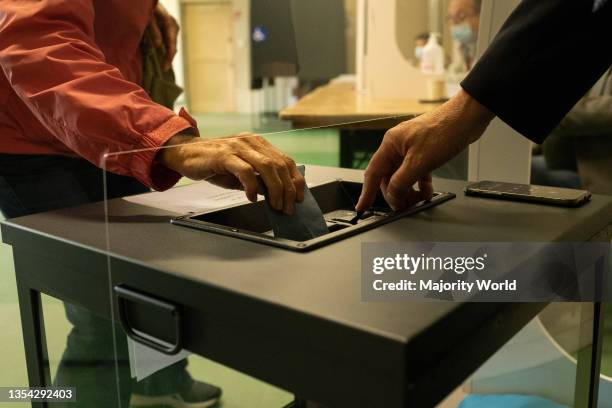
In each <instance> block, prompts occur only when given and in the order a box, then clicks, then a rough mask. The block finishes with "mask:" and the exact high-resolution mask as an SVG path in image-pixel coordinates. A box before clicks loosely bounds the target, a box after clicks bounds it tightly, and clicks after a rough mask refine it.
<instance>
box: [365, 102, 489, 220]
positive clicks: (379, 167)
mask: <svg viewBox="0 0 612 408" xmlns="http://www.w3.org/2000/svg"><path fill="white" fill-rule="evenodd" d="M493 118H494V115H493V113H491V111H489V110H488V109H487V108H485V107H484V106H482V105H481V104H479V103H478V102H477V101H476V100H475V99H473V98H472V97H471V96H470V95H469V94H467V93H466V92H465V91H463V90H462V91H460V92H459V93H458V94H457V95H456V96H454V97H453V98H451V99H450V100H449V101H448V102H446V103H445V104H444V105H442V106H440V107H439V108H437V109H435V110H433V111H431V112H429V113H426V114H423V115H421V116H419V117H417V118H415V119H412V120H409V121H407V122H403V123H401V124H399V125H398V126H396V127H394V128H393V129H390V130H389V131H388V132H387V133H386V134H385V137H384V139H383V142H382V144H381V146H380V148H379V149H378V150H377V151H376V153H374V155H373V156H372V160H371V161H370V164H369V165H368V168H367V169H366V171H365V179H364V186H363V191H362V193H361V197H360V198H359V202H358V204H357V210H358V211H365V210H367V209H368V208H369V207H370V206H371V205H372V203H373V202H374V200H375V198H376V194H377V192H378V189H381V191H382V193H383V196H384V197H385V200H386V201H387V203H388V204H389V205H390V206H391V208H393V209H394V210H403V209H405V208H407V207H409V206H411V205H413V204H415V203H417V202H419V201H421V200H428V199H430V198H431V196H432V194H433V185H432V181H431V172H432V171H433V170H435V169H436V168H438V167H439V166H441V165H443V164H444V163H446V162H447V161H448V160H450V159H452V158H453V157H455V156H456V155H457V154H459V153H460V152H461V151H463V149H465V148H466V147H467V146H468V145H469V144H470V143H473V142H475V141H476V140H478V139H479V138H480V136H482V134H483V133H484V131H485V129H486V128H487V126H488V125H489V123H490V122H491V120H492V119H493ZM416 183H418V187H419V189H418V190H415V188H414V185H415V184H416Z"/></svg>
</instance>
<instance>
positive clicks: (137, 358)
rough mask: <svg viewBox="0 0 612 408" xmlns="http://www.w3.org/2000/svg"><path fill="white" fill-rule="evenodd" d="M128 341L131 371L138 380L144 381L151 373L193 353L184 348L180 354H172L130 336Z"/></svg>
mask: <svg viewBox="0 0 612 408" xmlns="http://www.w3.org/2000/svg"><path fill="white" fill-rule="evenodd" d="M127 342H128V352H129V355H130V373H131V375H132V378H135V379H136V381H142V380H144V379H145V378H147V377H148V376H150V375H151V374H153V373H156V372H157V371H159V370H161V369H163V368H166V367H169V366H171V365H172V364H174V363H177V362H179V361H181V360H183V359H185V358H187V357H189V355H190V354H191V353H190V352H189V351H187V350H182V351H180V352H179V353H178V354H175V355H172V356H170V355H167V354H164V353H161V352H159V351H157V350H154V349H152V348H150V347H148V346H145V345H144V344H140V343H138V342H136V341H134V340H132V339H130V338H129V337H128V338H127Z"/></svg>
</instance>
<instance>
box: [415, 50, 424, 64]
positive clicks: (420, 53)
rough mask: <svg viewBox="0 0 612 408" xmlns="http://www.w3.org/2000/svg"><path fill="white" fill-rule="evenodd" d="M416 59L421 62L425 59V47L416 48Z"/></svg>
mask: <svg viewBox="0 0 612 408" xmlns="http://www.w3.org/2000/svg"><path fill="white" fill-rule="evenodd" d="M414 57H415V58H416V59H417V60H419V61H420V60H421V58H423V47H415V48H414Z"/></svg>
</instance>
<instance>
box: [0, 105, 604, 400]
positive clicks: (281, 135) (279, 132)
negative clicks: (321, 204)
mask: <svg viewBox="0 0 612 408" xmlns="http://www.w3.org/2000/svg"><path fill="white" fill-rule="evenodd" d="M197 119H198V122H199V126H200V129H201V131H202V135H203V136H226V135H229V134H234V133H240V132H243V131H251V132H256V133H259V134H263V135H264V136H265V137H266V138H267V139H268V140H269V141H270V142H272V143H273V144H275V145H276V146H278V147H279V148H280V149H281V150H283V151H285V152H286V153H287V154H289V155H290V156H292V157H293V158H294V159H295V160H296V161H297V162H301V163H307V164H318V165H329V166H336V165H337V164H338V156H339V144H338V143H339V141H338V139H339V138H338V132H337V131H335V130H330V129H322V130H305V131H289V126H288V124H286V123H284V122H280V121H278V120H276V119H274V118H273V117H268V118H266V117H264V118H258V117H252V116H249V115H240V116H236V115H214V116H210V115H209V116H206V117H202V116H200V117H197ZM0 265H1V269H0V270H1V272H0V273H1V275H0V345H1V346H2V348H1V351H0V353H1V354H0V357H1V358H2V365H1V366H0V386H25V385H26V384H27V376H26V371H25V358H24V351H23V345H22V337H21V328H20V324H19V309H18V305H17V297H16V290H15V279H14V270H13V262H12V257H11V249H10V247H8V246H6V245H3V244H2V245H0ZM44 313H45V324H46V330H47V342H48V349H49V356H50V364H51V371H52V372H55V367H56V366H57V362H58V359H59V356H61V353H62V351H63V349H64V346H65V341H66V334H67V333H68V330H69V329H70V325H69V323H68V322H67V320H66V318H65V316H64V311H63V307H62V304H61V302H59V301H57V300H55V299H52V298H49V297H44ZM611 351H612V336H609V337H608V338H607V340H606V342H605V346H604V361H603V370H604V372H607V373H612V357H611V355H612V352H611ZM190 372H191V373H192V375H193V376H194V377H195V378H198V379H201V380H205V381H208V382H212V383H215V384H217V385H219V386H221V387H222V388H223V389H224V399H223V407H224V408H239V407H248V408H259V407H261V408H270V407H282V406H283V405H284V404H286V403H287V402H288V401H289V400H290V399H291V395H290V394H289V393H287V392H285V391H283V390H279V389H277V388H275V387H272V386H270V385H268V384H264V383H262V382H260V381H258V380H255V379H253V378H250V377H248V376H245V375H242V374H240V373H237V372H235V371H233V370H231V369H228V368H226V367H223V366H220V365H218V364H215V363H214V362H211V361H209V360H205V359H203V358H200V357H191V358H190ZM24 406H26V405H25V404H9V403H5V404H2V403H0V407H1V408H3V407H16V408H18V407H24Z"/></svg>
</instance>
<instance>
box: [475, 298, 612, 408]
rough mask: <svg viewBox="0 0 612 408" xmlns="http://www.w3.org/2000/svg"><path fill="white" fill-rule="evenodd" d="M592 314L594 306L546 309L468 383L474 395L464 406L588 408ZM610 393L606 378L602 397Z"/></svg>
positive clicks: (557, 305)
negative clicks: (586, 389)
mask: <svg viewBox="0 0 612 408" xmlns="http://www.w3.org/2000/svg"><path fill="white" fill-rule="evenodd" d="M592 312H593V306H592V304H588V303H554V304H551V305H549V306H548V307H546V308H545V309H544V310H543V311H542V312H541V313H540V315H539V316H538V317H537V318H536V319H534V320H532V321H531V322H530V323H528V324H527V326H526V327H525V328H524V329H523V330H522V331H520V332H519V333H518V334H517V335H516V336H514V337H513V338H512V339H511V340H510V341H509V342H508V343H507V344H506V345H505V346H504V347H503V348H502V349H501V350H500V351H498V352H497V353H496V354H495V355H493V357H491V359H490V360H489V361H487V362H486V363H485V364H484V365H483V366H482V367H481V368H480V369H479V370H478V371H477V372H476V373H475V374H474V376H473V378H472V379H471V380H470V381H469V382H468V383H466V386H465V387H464V389H463V391H465V392H467V393H469V394H471V395H468V396H467V397H466V400H465V405H464V406H466V407H479V406H482V405H479V404H482V403H484V402H485V401H487V402H488V403H489V404H492V406H494V405H497V404H499V405H502V404H504V403H510V402H512V401H513V403H515V404H517V403H519V402H521V403H523V404H525V403H532V404H536V405H535V406H558V405H555V404H561V405H560V406H567V407H569V406H584V405H582V401H583V399H582V398H583V396H581V394H580V392H581V390H582V389H583V387H584V386H585V385H586V384H588V380H589V379H588V359H589V358H590V354H589V353H590V346H591V336H592V328H593V324H592V323H593V320H592V318H593V315H592ZM604 344H605V343H604ZM585 358H586V360H585ZM585 363H586V365H584V364H585ZM585 367H587V372H585V371H584V368H585ZM609 392H610V384H609V382H608V380H607V378H605V377H602V379H601V382H600V393H601V396H603V395H609ZM600 400H601V401H603V400H602V399H601V398H600ZM537 404H539V405H537Z"/></svg>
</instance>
